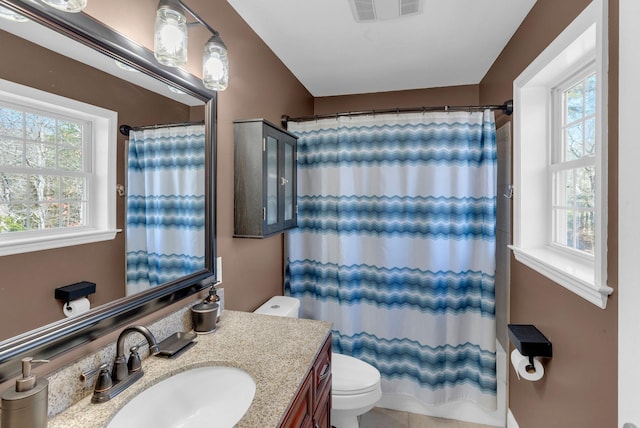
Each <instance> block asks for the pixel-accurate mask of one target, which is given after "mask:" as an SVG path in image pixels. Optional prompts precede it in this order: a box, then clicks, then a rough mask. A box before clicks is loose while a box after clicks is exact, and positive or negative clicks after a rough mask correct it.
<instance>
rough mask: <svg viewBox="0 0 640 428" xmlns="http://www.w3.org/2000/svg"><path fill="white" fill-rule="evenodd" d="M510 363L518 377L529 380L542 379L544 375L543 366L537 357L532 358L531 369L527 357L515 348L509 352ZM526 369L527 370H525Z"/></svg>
mask: <svg viewBox="0 0 640 428" xmlns="http://www.w3.org/2000/svg"><path fill="white" fill-rule="evenodd" d="M511 364H512V365H513V368H514V370H515V371H516V376H518V379H520V378H522V379H524V380H528V381H531V382H535V381H537V380H540V379H542V376H544V366H543V365H542V363H541V362H540V360H539V359H538V358H534V359H533V369H531V367H529V366H530V363H529V357H525V356H524V355H522V354H521V353H520V352H518V350H517V349H514V350H513V352H511ZM527 369H528V370H527Z"/></svg>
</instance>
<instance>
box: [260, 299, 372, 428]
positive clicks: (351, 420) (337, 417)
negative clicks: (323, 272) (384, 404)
mask: <svg viewBox="0 0 640 428" xmlns="http://www.w3.org/2000/svg"><path fill="white" fill-rule="evenodd" d="M299 308H300V301H299V300H298V299H296V298H295V297H288V296H274V297H272V298H271V299H269V300H268V301H267V302H266V303H264V304H263V305H262V306H260V307H259V308H258V309H256V310H255V312H256V313H259V314H265V315H277V316H283V317H292V318H298V310H299ZM331 379H332V384H331V425H333V426H334V427H336V428H358V416H360V415H362V414H364V413H366V412H368V411H369V410H371V409H372V408H373V406H374V405H375V404H376V403H377V402H378V400H380V397H382V390H381V389H380V372H379V371H378V369H376V368H375V367H373V366H372V365H370V364H367V363H365V362H364V361H361V360H358V359H357V358H353V357H350V356H348V355H342V354H337V353H335V352H334V353H332V354H331Z"/></svg>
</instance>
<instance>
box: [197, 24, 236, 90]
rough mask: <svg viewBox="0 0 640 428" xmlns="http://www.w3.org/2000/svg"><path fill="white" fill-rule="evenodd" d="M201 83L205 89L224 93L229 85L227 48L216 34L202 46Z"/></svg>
mask: <svg viewBox="0 0 640 428" xmlns="http://www.w3.org/2000/svg"><path fill="white" fill-rule="evenodd" d="M202 83H203V84H204V87H205V88H207V89H213V90H214V91H224V90H225V89H227V86H228V85H229V59H228V58H227V47H226V46H225V44H224V42H223V41H222V39H221V38H220V35H219V34H218V33H216V34H214V35H213V36H212V37H211V38H210V39H209V40H208V41H207V43H206V44H205V45H204V54H203V55H202Z"/></svg>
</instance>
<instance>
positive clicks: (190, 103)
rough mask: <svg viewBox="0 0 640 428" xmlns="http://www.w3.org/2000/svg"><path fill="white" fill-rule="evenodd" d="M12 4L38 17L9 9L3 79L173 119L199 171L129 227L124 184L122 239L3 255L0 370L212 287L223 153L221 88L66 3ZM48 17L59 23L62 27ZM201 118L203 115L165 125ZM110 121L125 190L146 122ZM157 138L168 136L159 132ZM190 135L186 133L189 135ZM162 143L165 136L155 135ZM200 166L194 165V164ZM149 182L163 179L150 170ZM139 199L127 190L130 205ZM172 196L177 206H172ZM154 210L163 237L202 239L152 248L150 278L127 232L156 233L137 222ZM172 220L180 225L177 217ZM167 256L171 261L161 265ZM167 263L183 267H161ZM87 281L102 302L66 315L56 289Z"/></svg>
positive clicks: (122, 115) (0, 24)
mask: <svg viewBox="0 0 640 428" xmlns="http://www.w3.org/2000/svg"><path fill="white" fill-rule="evenodd" d="M3 4H4V5H6V6H8V7H9V8H10V9H16V10H19V11H20V12H22V13H23V14H24V15H27V16H29V18H30V21H29V22H10V21H8V20H5V19H0V53H1V54H2V57H3V58H5V60H3V61H1V62H0V79H2V80H6V81H10V82H15V83H18V84H20V85H25V86H28V87H31V88H36V89H39V90H41V91H46V92H48V93H51V94H55V95H58V96H61V97H65V98H68V99H72V100H76V101H81V102H83V103H87V104H90V105H93V106H97V107H100V108H102V109H107V110H110V111H113V112H116V113H117V118H118V120H117V121H118V124H127V125H131V126H133V127H134V129H135V127H143V126H145V125H151V126H150V127H149V129H148V130H149V131H153V129H154V128H156V127H158V128H159V129H160V128H161V129H165V130H166V129H171V130H172V131H171V133H173V131H174V130H175V131H178V130H180V132H183V133H185V132H186V134H185V135H186V136H184V135H183V136H178V137H177V140H178V143H177V150H183V151H184V150H186V151H187V152H189V153H190V154H187V155H186V157H185V159H187V160H188V161H185V162H187V163H189V162H191V164H190V165H189V166H188V167H187V168H185V169H186V170H189V171H190V173H189V174H188V175H189V177H186V178H185V180H189V181H188V182H189V183H190V184H189V186H192V187H193V189H195V190H193V191H189V192H184V191H181V190H177V189H170V190H162V192H169V193H167V194H168V195H170V196H171V197H173V201H172V202H169V203H167V202H166V200H164V203H161V204H156V206H155V207H154V208H161V209H162V211H161V212H158V213H156V214H155V215H152V214H151V213H147V212H146V207H148V206H149V202H148V200H147V201H146V202H144V203H143V205H144V206H145V217H144V220H143V219H142V217H141V216H140V215H141V212H142V211H141V205H138V207H137V208H136V210H137V211H132V210H131V208H130V210H129V214H131V223H132V224H131V226H129V225H127V210H126V206H127V203H128V202H127V196H126V195H125V193H127V192H126V191H125V192H123V195H122V196H116V197H115V204H116V208H115V211H116V219H117V222H116V223H117V224H116V228H117V229H119V230H122V232H120V233H118V234H117V235H116V237H115V239H112V240H108V241H103V242H96V243H92V244H84V245H69V246H65V247H62V248H56V249H50V250H44V251H37V252H27V253H23V254H14V255H8V256H2V257H0V271H1V272H2V276H3V279H2V285H1V286H0V380H3V379H6V378H7V377H8V376H11V375H12V374H13V373H14V372H15V370H16V369H17V368H18V367H17V366H16V364H15V361H16V359H17V358H18V357H20V356H23V355H24V356H26V355H32V356H36V357H39V358H51V357H52V356H55V355H56V354H59V353H60V352H64V350H65V349H67V348H68V347H69V346H77V345H78V344H81V343H84V342H86V341H88V340H91V338H93V337H96V336H97V335H99V334H102V333H103V332H104V331H106V330H110V329H114V328H116V327H117V325H118V324H122V323H124V322H126V321H127V320H129V319H132V318H133V317H134V316H141V315H143V314H145V313H149V312H150V311H153V310H155V309H158V308H159V307H161V306H163V305H166V304H168V303H171V302H173V301H176V300H177V299H180V298H183V297H186V296H188V295H189V294H192V293H194V292H197V291H198V290H201V289H203V288H204V287H206V286H207V285H208V284H209V283H211V282H212V280H213V278H214V277H213V264H212V262H211V261H212V260H213V259H214V255H215V254H214V253H215V245H214V243H215V241H214V239H215V234H214V225H215V221H214V213H215V210H214V196H213V192H212V189H213V188H214V187H213V186H212V182H213V179H214V175H215V174H214V172H213V170H212V165H214V164H215V163H214V159H213V156H214V154H215V150H214V147H215V146H214V138H213V135H215V133H214V130H213V129H212V126H213V118H214V117H215V98H214V96H215V95H214V93H213V92H211V91H208V90H206V89H205V88H204V87H203V86H202V83H201V81H200V80H199V79H198V78H195V77H194V76H191V75H188V74H187V73H185V72H184V71H182V70H179V69H168V68H166V67H162V66H158V65H157V64H154V62H153V54H152V53H151V52H150V51H148V50H146V49H144V48H141V47H140V46H138V45H134V44H133V43H132V42H131V41H130V40H128V39H125V38H124V37H122V36H120V35H118V34H117V33H114V32H113V31H111V30H109V29H107V28H105V27H103V26H102V25H101V24H100V23H98V22H96V21H94V20H93V19H91V18H90V17H88V16H87V15H84V14H83V13H80V14H64V13H61V12H56V11H51V10H47V9H46V6H43V5H41V4H39V3H38V2H31V1H24V2H23V1H18V0H0V6H2V5H3ZM34 21H38V22H39V23H36V22H34ZM60 22H64V26H63V27H64V28H61V27H60ZM41 24H45V25H41ZM45 26H52V28H55V30H56V31H52V30H51V29H50V28H45ZM60 32H65V34H64V35H63V34H61V33H60ZM72 38H74V39H77V40H79V41H81V42H82V43H88V42H85V41H84V40H91V45H92V46H94V47H97V48H99V49H100V50H101V51H102V52H105V53H107V54H108V55H109V56H106V55H103V54H102V53H99V52H97V51H96V50H93V49H91V48H89V47H88V46H85V45H83V44H79V43H77V41H73V40H72ZM41 40H45V41H46V43H45V42H42V41H41ZM105 41H106V42H105ZM42 44H44V46H42ZM114 59H117V60H118V61H119V63H117V62H116V61H114ZM96 60H97V61H99V63H96V62H95V61H96ZM150 76H153V77H154V78H151V77H150ZM192 122H199V123H201V124H200V125H196V126H187V127H184V126H183V127H173V126H169V127H166V126H163V125H172V124H183V123H192ZM202 123H204V125H202ZM156 125H157V126H156ZM185 128H186V131H185ZM109 132H113V133H114V134H117V159H116V165H117V166H116V170H115V171H113V173H114V174H115V177H116V179H115V180H113V183H112V185H111V188H112V191H113V192H114V194H115V193H116V189H117V188H118V187H117V185H123V186H124V188H125V189H127V191H128V190H129V189H128V187H129V186H130V183H127V180H131V177H132V173H130V172H128V171H127V168H126V165H127V162H131V158H130V157H128V152H130V150H127V147H128V144H129V141H128V140H133V139H135V138H138V137H137V135H136V134H140V135H141V136H142V139H147V137H146V136H145V133H146V132H147V130H143V129H138V130H137V131H135V132H132V135H131V136H130V137H129V138H127V137H125V136H124V135H121V134H120V133H118V132H117V126H116V127H114V129H112V130H110V131H109ZM114 138H115V137H114ZM158 138H159V139H160V140H162V141H164V140H163V139H164V137H163V136H162V134H161V133H160V136H159V137H158ZM185 139H186V140H189V141H188V142H185ZM0 144H2V143H1V142H0ZM163 144H164V143H162V142H161V143H160V144H159V145H158V146H162V145H163ZM151 146H152V147H153V146H155V144H152V145H151ZM129 147H131V146H129ZM196 151H197V153H196ZM172 153H173V152H172ZM163 156H164V157H163ZM173 157H174V156H173V154H171V155H161V156H160V159H165V160H166V159H168V158H172V159H173ZM185 162H181V161H179V162H177V163H175V164H173V165H163V166H162V168H159V169H157V171H155V173H156V174H160V175H161V176H163V177H164V176H167V175H170V174H169V173H168V172H167V171H168V169H167V168H169V167H171V168H170V169H171V170H173V173H174V175H175V174H178V175H179V174H180V172H177V171H178V170H177V169H176V168H175V167H177V166H178V165H181V164H182V166H184V163H185ZM160 163H162V161H160ZM194 168H195V170H197V171H195V173H194V174H191V172H194V171H191V170H192V169H194ZM183 172H184V171H183ZM152 182H153V183H156V182H157V181H156V180H155V179H153V180H152ZM130 194H132V195H133V193H130ZM167 194H164V193H161V194H160V195H164V196H167ZM138 197H144V198H157V200H162V199H163V198H162V197H159V196H158V195H156V194H154V193H149V192H147V194H144V196H143V195H141V194H138ZM131 199H132V198H131V197H129V204H131ZM138 202H140V199H139V200H138ZM134 205H135V204H134ZM152 205H153V204H152ZM167 207H169V211H167V210H166V209H165V208H167ZM185 210H188V213H187V211H185ZM157 218H162V219H164V220H163V221H165V220H166V221H168V223H169V226H168V225H167V224H163V223H162V222H158V224H155V225H154V229H155V230H154V235H155V236H156V238H157V240H158V242H165V241H167V240H171V239H170V238H171V235H173V236H174V237H175V236H176V235H182V236H184V233H185V231H188V233H189V234H190V238H189V241H190V242H193V243H194V244H195V246H194V248H192V249H178V250H176V252H174V250H175V248H171V247H168V248H164V249H163V250H162V251H163V252H162V253H158V252H157V251H156V250H153V249H151V250H149V249H147V250H145V251H146V252H147V253H148V254H149V255H151V256H152V257H151V258H148V259H149V260H150V262H149V261H148V262H147V263H146V264H147V265H148V266H151V268H150V269H148V270H150V271H151V273H149V274H147V275H146V276H147V280H146V281H145V282H144V284H142V283H141V282H140V281H139V280H138V279H139V277H140V276H141V274H140V265H139V264H138V265H137V266H133V264H132V263H133V262H131V263H130V266H129V267H127V257H126V251H127V248H130V249H132V251H138V250H139V249H137V250H133V248H135V247H134V244H133V243H130V240H129V238H130V236H131V237H132V238H133V237H134V235H136V234H137V233H139V234H142V233H144V234H146V232H147V231H146V230H144V228H138V229H139V230H137V231H136V232H134V231H133V229H132V228H133V224H134V223H135V222H138V223H139V225H141V224H142V223H145V226H146V224H147V223H149V222H151V221H152V219H157ZM176 220H179V222H176ZM172 222H173V225H171V224H170V223H172ZM177 223H182V224H177ZM173 226H177V227H176V228H173ZM172 228H173V229H172ZM168 238H169V239H168ZM136 239H139V237H136ZM174 241H177V240H175V239H174ZM135 245H137V244H135ZM157 254H165V256H160V259H163V258H164V259H165V260H164V262H163V263H160V262H159V260H160V259H158V258H157ZM170 254H184V255H186V257H179V258H178V260H176V259H171V257H166V256H167V255H170ZM153 257H156V259H153ZM158 266H160V270H161V272H162V274H160V275H159V274H158V270H157V268H158ZM168 266H173V267H175V269H174V270H173V271H172V272H169V273H168V275H164V273H166V272H168V271H167V267H168ZM154 269H156V270H155V272H154ZM128 276H133V277H136V283H135V284H134V283H132V284H131V286H129V285H128V284H127V281H126V278H127V277H128ZM149 278H151V280H149ZM79 281H91V282H95V283H96V293H95V294H93V295H91V296H90V300H91V307H92V308H93V309H92V310H91V311H90V312H89V313H87V314H84V315H81V316H78V317H76V318H72V319H65V318H64V315H63V313H62V307H61V302H58V301H56V300H55V299H54V289H55V288H56V287H60V286H64V285H68V284H72V283H75V282H79Z"/></svg>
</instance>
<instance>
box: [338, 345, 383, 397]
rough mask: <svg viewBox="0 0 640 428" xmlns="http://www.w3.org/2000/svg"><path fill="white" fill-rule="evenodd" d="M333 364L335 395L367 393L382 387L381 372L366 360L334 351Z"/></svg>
mask: <svg viewBox="0 0 640 428" xmlns="http://www.w3.org/2000/svg"><path fill="white" fill-rule="evenodd" d="M331 366H332V367H331V374H332V375H331V378H332V384H331V393H332V394H333V395H334V396H335V395H357V394H366V393H368V392H372V391H376V390H378V389H380V372H379V371H378V370H377V369H376V368H375V367H373V366H372V365H370V364H368V363H366V362H364V361H361V360H358V359H357V358H353V357H350V356H348V355H342V354H337V353H335V352H334V353H332V354H331Z"/></svg>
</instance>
